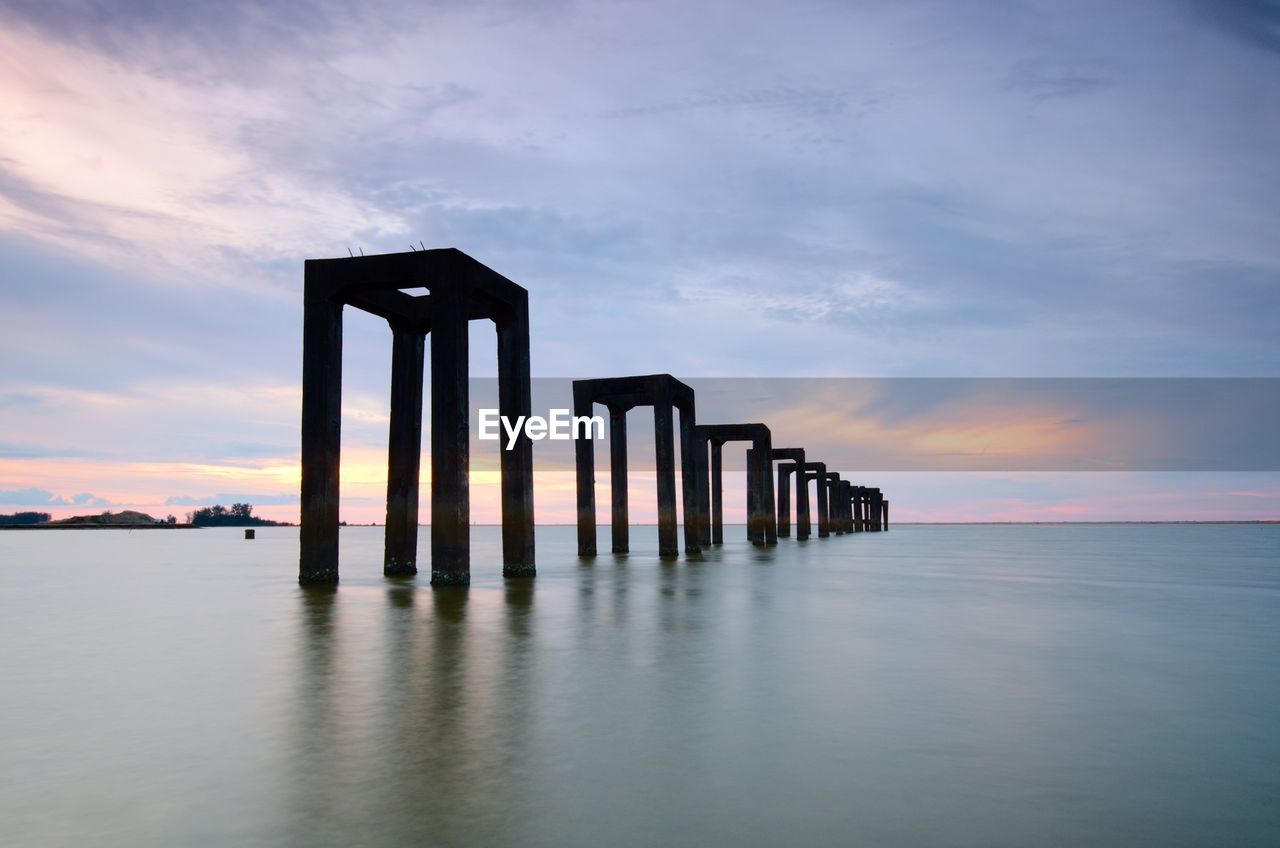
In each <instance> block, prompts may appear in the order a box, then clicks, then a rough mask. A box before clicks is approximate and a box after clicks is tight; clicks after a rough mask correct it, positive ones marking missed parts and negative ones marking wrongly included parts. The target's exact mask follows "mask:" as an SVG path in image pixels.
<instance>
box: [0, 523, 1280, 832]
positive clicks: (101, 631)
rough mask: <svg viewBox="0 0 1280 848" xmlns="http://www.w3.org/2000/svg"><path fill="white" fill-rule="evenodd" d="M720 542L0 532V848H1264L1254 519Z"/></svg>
mask: <svg viewBox="0 0 1280 848" xmlns="http://www.w3.org/2000/svg"><path fill="white" fill-rule="evenodd" d="M727 535H728V536H729V537H730V538H731V543H730V544H728V545H726V546H725V548H724V549H723V550H722V551H717V552H715V553H713V554H711V555H709V556H708V557H707V559H706V561H705V562H700V563H689V562H685V561H683V560H681V561H679V562H677V563H674V564H663V563H660V562H659V561H658V560H657V559H656V557H653V556H650V555H646V554H644V553H637V554H634V555H632V556H630V557H618V558H615V557H614V556H612V555H603V556H600V557H599V558H597V559H596V560H595V561H594V562H593V563H591V564H584V563H583V562H581V561H579V560H578V559H577V558H576V556H575V555H574V551H575V548H574V531H573V530H572V528H567V527H543V528H539V531H538V568H539V576H538V578H537V579H536V580H535V581H532V582H527V581H525V582H514V581H513V582H508V583H505V584H504V582H503V581H502V579H501V577H500V576H499V573H500V567H499V565H498V553H499V550H500V539H499V536H498V532H497V530H496V528H483V527H482V528H476V529H475V531H474V534H473V540H474V541H473V545H474V562H473V579H474V580H475V582H474V584H473V585H472V586H471V588H470V589H469V590H457V589H451V590H439V591H433V590H432V589H431V588H430V587H429V586H428V585H426V581H425V579H424V580H422V581H421V582H414V581H403V582H391V581H387V580H384V579H383V578H382V576H381V573H380V545H381V530H380V528H348V529H345V530H344V531H343V537H342V541H343V565H342V567H343V582H342V585H341V587H340V588H339V589H338V590H337V591H336V592H333V591H321V590H309V591H304V590H302V589H300V588H299V587H298V586H297V584H296V583H295V569H296V552H297V531H296V530H295V529H289V528H279V529H260V530H259V531H258V539H257V540H256V541H245V540H244V539H243V538H241V536H242V534H241V532H240V531H238V530H204V531H189V532H183V531H171V532H164V531H150V532H124V531H59V532H34V533H30V532H29V533H13V532H10V533H0V843H3V844H4V845H7V846H41V847H42V848H50V847H51V846H86V845H95V846H106V845H112V846H114V845H120V846H150V845H156V846H159V845H163V846H186V845H210V846H226V845H264V846H273V845H280V846H286V845H287V846H293V845H306V846H328V845H333V846H356V845H369V846H383V845H420V846H433V845H441V846H451V845H494V846H503V845H519V846H530V845H533V846H578V845H581V846H642V845H643V846H713V845H735V846H751V845H761V846H778V845H815V846H834V845H886V846H914V845H921V846H923V845H928V846H1004V845H1007V846H1030V845H1035V846H1056V845H1062V846H1067V845H1070V846H1078V845H1090V846H1108V845H1115V846H1133V845H1163V846H1180V845H1185V846H1205V845H1258V846H1262V845H1267V846H1274V845H1277V844H1280V650H1278V649H1280V526H1158V525H1152V526H1021V527H1019V526H999V527H984V526H970V527H923V526H920V527H912V526H905V525H903V526H897V527H894V528H893V529H892V531H891V532H889V533H887V534H861V535H856V536H848V537H833V538H831V539H827V540H822V541H813V542H809V543H806V544H803V545H801V544H798V543H796V542H794V541H788V540H783V543H782V544H780V545H779V546H778V548H777V549H776V550H773V551H768V552H758V551H755V550H753V549H752V548H751V547H750V546H749V545H747V544H746V543H745V540H743V539H742V537H743V536H744V535H745V531H743V530H742V529H741V528H730V529H729V530H728V531H727ZM424 537H425V531H424ZM602 539H603V532H602ZM632 539H633V543H632V544H633V547H634V548H635V549H636V550H637V551H642V552H643V551H652V550H656V546H657V543H656V533H655V531H654V529H653V528H651V527H642V528H635V529H633V531H632ZM424 542H425V538H424ZM603 542H604V545H605V547H604V548H603V549H607V539H603Z"/></svg>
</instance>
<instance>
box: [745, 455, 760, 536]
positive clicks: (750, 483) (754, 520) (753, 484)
mask: <svg viewBox="0 0 1280 848" xmlns="http://www.w3.org/2000/svg"><path fill="white" fill-rule="evenodd" d="M763 502H764V499H763V497H762V496H761V486H760V469H759V467H758V465H757V464H756V452H755V450H754V449H753V448H747V541H748V542H750V543H751V544H753V545H763V544H764V521H763V520H762V519H761V516H760V507H761V504H762V503H763Z"/></svg>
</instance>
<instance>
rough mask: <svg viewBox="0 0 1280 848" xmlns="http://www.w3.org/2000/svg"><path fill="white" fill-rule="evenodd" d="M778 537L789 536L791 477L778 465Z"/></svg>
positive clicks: (784, 468) (783, 467)
mask: <svg viewBox="0 0 1280 848" xmlns="http://www.w3.org/2000/svg"><path fill="white" fill-rule="evenodd" d="M778 536H780V537H781V538H783V539H786V538H790V536H791V475H790V474H788V473H787V471H786V466H785V465H782V464H779V465H778Z"/></svg>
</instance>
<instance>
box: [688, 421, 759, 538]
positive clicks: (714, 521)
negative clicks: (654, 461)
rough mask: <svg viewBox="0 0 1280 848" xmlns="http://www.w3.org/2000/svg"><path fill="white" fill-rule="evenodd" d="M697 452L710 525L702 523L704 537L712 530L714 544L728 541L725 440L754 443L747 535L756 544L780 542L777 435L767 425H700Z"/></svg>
mask: <svg viewBox="0 0 1280 848" xmlns="http://www.w3.org/2000/svg"><path fill="white" fill-rule="evenodd" d="M693 438H694V451H695V452H696V453H697V455H698V461H699V466H700V468H699V474H698V504H699V511H700V513H701V516H700V518H701V517H703V516H707V515H708V514H709V519H710V527H709V528H708V527H707V526H706V522H705V521H704V522H702V538H703V539H706V538H707V535H706V531H707V530H708V529H710V531H711V534H710V538H711V543H712V544H716V545H719V544H723V543H724V476H723V460H722V451H723V448H724V443H725V442H751V447H750V448H749V449H748V450H747V538H748V539H749V540H750V541H751V543H752V544H753V545H776V544H777V543H778V524H777V517H776V514H775V510H774V490H773V474H772V471H773V435H772V434H771V433H770V432H769V428H768V427H767V426H765V425H764V424H760V423H751V424H699V425H698V426H697V427H695V428H694V430H693ZM708 446H710V448H711V465H710V469H709V470H710V474H709V476H710V485H709V486H708V473H707V471H706V470H704V469H705V467H706V456H707V447H708Z"/></svg>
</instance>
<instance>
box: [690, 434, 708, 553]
mask: <svg viewBox="0 0 1280 848" xmlns="http://www.w3.org/2000/svg"><path fill="white" fill-rule="evenodd" d="M708 445H709V441H708V440H707V439H699V438H695V439H694V440H693V452H694V455H695V457H696V461H697V464H698V544H699V545H700V546H707V545H710V544H711V484H710V481H709V479H708V478H709V476H710V467H709V465H708V461H707V448H708Z"/></svg>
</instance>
